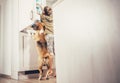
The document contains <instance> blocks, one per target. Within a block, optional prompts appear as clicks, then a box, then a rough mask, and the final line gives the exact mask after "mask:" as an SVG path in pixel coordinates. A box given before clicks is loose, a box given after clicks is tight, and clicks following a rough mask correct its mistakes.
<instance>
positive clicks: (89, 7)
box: [54, 0, 120, 83]
mask: <svg viewBox="0 0 120 83" xmlns="http://www.w3.org/2000/svg"><path fill="white" fill-rule="evenodd" d="M119 15H120V1H119V0H114V1H113V0H112V1H111V0H74V1H73V0H64V1H63V2H62V3H61V4H59V5H58V6H56V7H55V8H54V25H55V47H56V66H57V83H120V79H119V78H120V73H119V72H120V66H119V63H120V51H119V49H120V43H119V42H120V38H119V37H120V29H119V26H120V24H119V21H120V16H119Z"/></svg>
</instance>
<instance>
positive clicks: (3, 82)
mask: <svg viewBox="0 0 120 83" xmlns="http://www.w3.org/2000/svg"><path fill="white" fill-rule="evenodd" d="M0 83H56V79H49V80H42V81H40V80H38V79H28V80H19V81H18V80H13V79H7V78H2V77H0Z"/></svg>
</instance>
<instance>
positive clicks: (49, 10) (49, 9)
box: [44, 6, 52, 16]
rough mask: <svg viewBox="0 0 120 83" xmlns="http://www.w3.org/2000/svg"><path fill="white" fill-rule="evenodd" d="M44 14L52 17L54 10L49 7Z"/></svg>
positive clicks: (45, 8)
mask: <svg viewBox="0 0 120 83" xmlns="http://www.w3.org/2000/svg"><path fill="white" fill-rule="evenodd" d="M44 14H45V15H47V16H50V15H51V14H52V9H51V8H50V7H48V6H45V7H44Z"/></svg>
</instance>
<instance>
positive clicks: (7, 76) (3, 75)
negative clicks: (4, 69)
mask: <svg viewBox="0 0 120 83" xmlns="http://www.w3.org/2000/svg"><path fill="white" fill-rule="evenodd" d="M0 77H2V78H8V79H11V76H9V75H5V74H0Z"/></svg>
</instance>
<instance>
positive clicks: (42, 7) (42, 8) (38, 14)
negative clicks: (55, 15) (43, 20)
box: [36, 3, 44, 17]
mask: <svg viewBox="0 0 120 83" xmlns="http://www.w3.org/2000/svg"><path fill="white" fill-rule="evenodd" d="M36 5H38V6H39V7H40V9H41V11H42V13H44V10H43V7H42V6H41V5H40V4H38V3H37V4H36ZM37 14H38V15H40V17H41V16H42V14H40V13H37Z"/></svg>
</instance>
